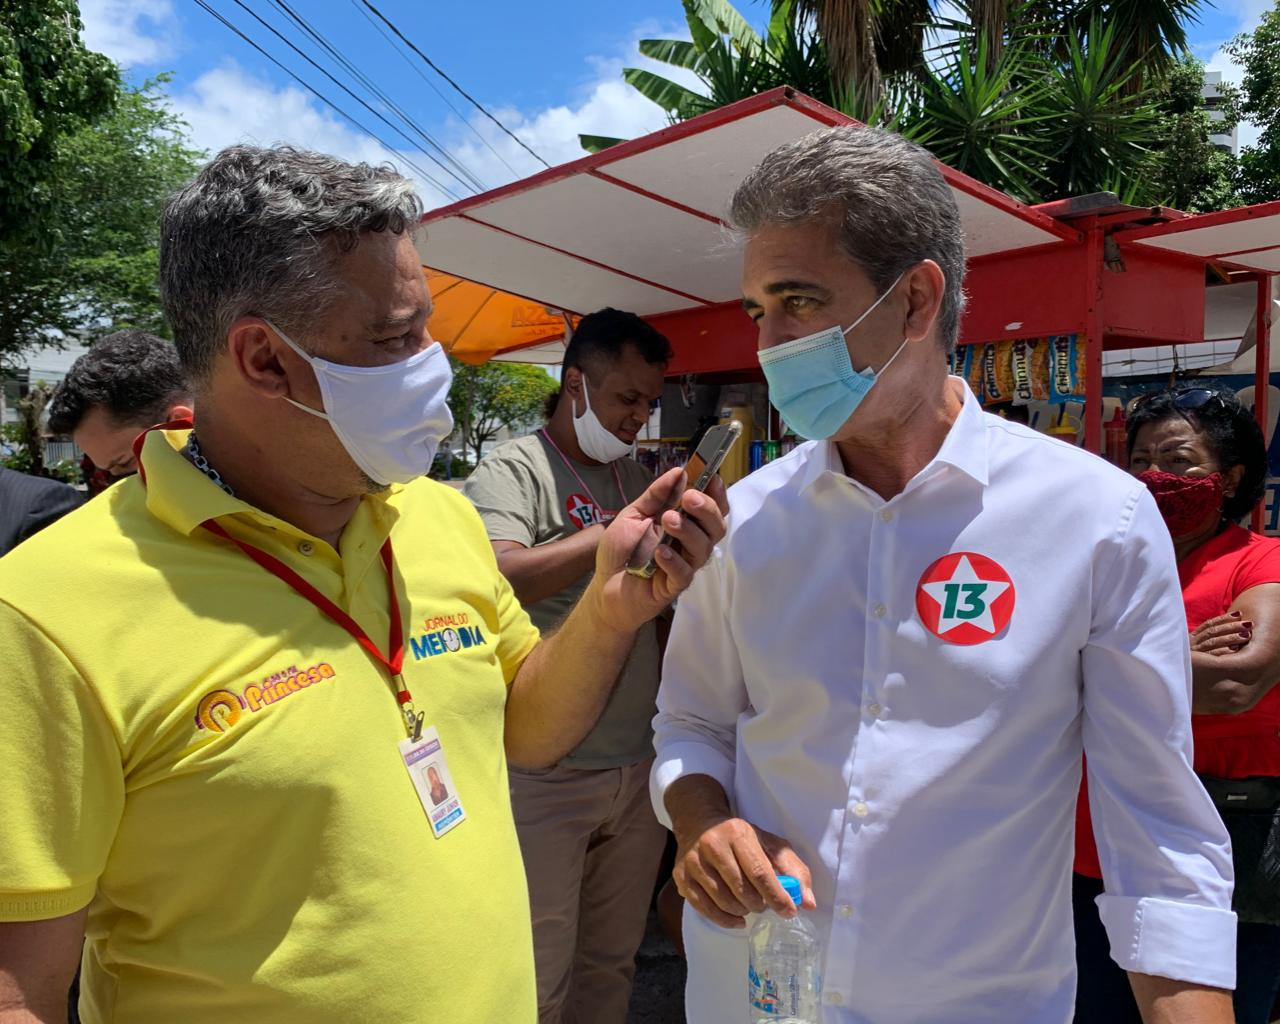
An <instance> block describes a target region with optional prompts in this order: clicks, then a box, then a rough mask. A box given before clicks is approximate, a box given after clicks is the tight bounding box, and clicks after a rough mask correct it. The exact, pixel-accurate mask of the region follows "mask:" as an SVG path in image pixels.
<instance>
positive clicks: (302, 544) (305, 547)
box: [298, 540, 316, 555]
mask: <svg viewBox="0 0 1280 1024" xmlns="http://www.w3.org/2000/svg"><path fill="white" fill-rule="evenodd" d="M315 549H316V546H315V545H314V544H312V543H311V541H309V540H304V541H299V542H298V553H299V554H301V555H310V554H311V553H312V552H313V551H315Z"/></svg>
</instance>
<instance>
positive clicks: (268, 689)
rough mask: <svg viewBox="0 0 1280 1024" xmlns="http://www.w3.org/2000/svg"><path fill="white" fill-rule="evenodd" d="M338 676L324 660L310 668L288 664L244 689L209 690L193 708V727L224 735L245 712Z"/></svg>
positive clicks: (250, 712)
mask: <svg viewBox="0 0 1280 1024" xmlns="http://www.w3.org/2000/svg"><path fill="white" fill-rule="evenodd" d="M337 674H338V673H337V672H336V671H335V670H334V668H333V666H332V665H330V664H329V663H328V662H327V661H325V662H321V663H320V664H318V665H312V666H311V667H310V668H306V669H300V668H298V666H297V665H290V666H289V667H288V668H287V669H284V670H283V671H280V672H273V673H271V675H269V676H266V677H265V678H264V679H263V680H262V682H261V683H253V684H251V685H249V686H246V687H245V688H244V690H243V691H240V692H237V691H235V690H212V691H210V692H209V693H206V694H205V695H204V696H203V697H201V698H200V703H199V704H198V705H196V728H198V729H205V730H208V731H209V732H212V733H219V732H226V731H227V730H228V729H230V728H231V727H232V726H233V725H235V724H236V723H237V722H238V721H240V719H241V718H242V717H243V716H244V714H245V713H246V712H248V713H249V714H251V715H252V714H255V713H257V712H259V711H261V710H262V709H263V708H265V707H270V706H271V705H272V704H275V703H277V702H278V701H282V700H284V699H285V698H286V697H290V696H292V695H293V694H295V693H299V692H301V691H302V690H305V689H308V688H310V687H312V686H316V685H317V684H319V683H323V682H327V681H328V680H330V679H332V678H333V677H334V676H336V675H337Z"/></svg>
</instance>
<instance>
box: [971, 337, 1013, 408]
mask: <svg viewBox="0 0 1280 1024" xmlns="http://www.w3.org/2000/svg"><path fill="white" fill-rule="evenodd" d="M1012 346H1013V343H1012V342H1008V341H992V342H988V343H987V344H985V345H983V346H982V393H981V395H980V396H979V397H980V398H981V399H982V403H983V404H984V405H997V404H999V403H1001V402H1007V401H1009V399H1011V398H1012V397H1013V364H1012V358H1011V357H1012Z"/></svg>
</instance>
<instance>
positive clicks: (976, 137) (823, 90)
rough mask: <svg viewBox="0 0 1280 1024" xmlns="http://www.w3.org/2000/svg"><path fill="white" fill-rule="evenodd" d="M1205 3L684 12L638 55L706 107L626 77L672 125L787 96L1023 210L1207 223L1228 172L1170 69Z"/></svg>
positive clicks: (687, 3)
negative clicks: (898, 142) (1198, 215)
mask: <svg viewBox="0 0 1280 1024" xmlns="http://www.w3.org/2000/svg"><path fill="white" fill-rule="evenodd" d="M1202 2H1203V0H1105V4H1104V2H1103V0H958V3H957V4H956V5H955V6H956V7H957V8H958V12H957V14H958V16H955V17H952V16H947V15H944V14H942V13H940V12H938V11H936V10H933V9H931V8H930V5H929V4H928V2H927V0H926V2H922V0H843V2H836V0H776V2H774V3H773V5H772V18H771V20H770V22H769V25H768V29H767V30H766V32H765V33H763V34H760V33H757V32H756V31H755V30H754V29H752V28H751V27H750V25H748V23H747V22H746V21H745V19H743V17H742V15H741V14H740V13H739V12H738V11H737V10H736V9H734V8H733V7H732V6H731V5H730V4H729V3H728V2H727V0H683V4H684V8H685V15H686V18H687V20H688V21H689V26H690V34H691V36H692V39H691V40H684V41H681V40H645V41H644V42H643V43H642V44H641V52H642V53H644V54H645V55H646V56H648V57H651V58H653V59H656V60H660V61H665V62H666V63H669V64H672V65H674V66H677V67H681V68H685V69H687V70H691V71H693V72H694V73H695V75H697V77H698V78H699V80H700V81H701V83H702V86H703V90H702V92H701V93H699V92H697V91H695V90H692V89H689V88H686V87H685V86H683V85H680V84H678V83H676V82H672V81H671V80H669V79H666V78H663V77H662V76H661V75H657V74H655V73H653V72H649V71H641V70H638V69H634V68H633V69H629V70H627V71H626V72H625V73H624V75H625V78H626V81H628V82H630V83H631V84H632V85H634V86H635V87H636V88H638V89H639V90H640V91H641V92H642V93H644V95H645V96H647V97H649V98H650V99H652V100H654V102H656V103H658V104H659V105H660V106H662V107H663V109H665V110H666V111H667V112H668V115H669V116H670V117H671V119H672V120H673V121H678V120H682V119H684V118H687V117H691V116H694V115H695V114H698V113H702V112H704V111H705V110H708V109H712V108H714V107H717V106H720V105H722V104H723V103H728V102H732V101H733V100H736V99H741V98H743V97H744V96H747V95H752V94H753V92H758V91H760V90H761V89H765V88H771V87H774V86H777V85H782V84H787V85H792V86H795V87H796V88H798V89H800V90H801V91H802V92H807V93H808V94H809V95H811V96H813V97H814V98H815V99H818V100H821V101H822V102H825V103H828V104H830V105H831V106H834V107H836V108H837V109H840V110H842V111H844V112H845V113H846V114H849V115H851V116H853V117H855V118H857V119H858V120H861V121H863V122H865V123H868V124H876V125H880V126H883V127H889V128H892V129H894V130H896V131H898V132H901V133H902V134H903V135H905V136H907V137H908V138H911V139H913V140H915V141H917V142H919V143H920V144H921V145H924V146H926V147H927V148H928V149H929V150H930V151H931V152H933V153H934V155H936V156H937V157H938V158H939V159H940V160H942V161H944V162H946V163H948V164H950V165H951V166H953V167H955V168H957V169H958V170H962V171H964V172H965V173H967V174H969V175H971V176H972V177H974V178H977V179H978V180H979V181H982V182H984V183H985V184H988V185H991V186H992V187H994V188H997V189H1000V190H1001V191H1003V192H1007V193H1009V194H1011V195H1013V196H1015V197H1017V198H1019V199H1021V200H1023V201H1025V202H1031V203H1035V202H1043V201H1047V200H1052V199H1060V198H1063V197H1066V196H1070V195H1080V194H1083V193H1088V192H1100V191H1112V192H1116V193H1118V194H1119V195H1120V196H1121V198H1123V199H1125V200H1128V201H1130V202H1134V203H1140V204H1144V205H1146V204H1156V203H1167V204H1173V203H1174V202H1183V203H1185V204H1187V205H1189V206H1191V207H1192V208H1197V209H1199V208H1207V207H1209V206H1212V205H1213V204H1215V203H1229V202H1230V201H1231V199H1232V198H1233V195H1232V190H1231V188H1230V185H1229V180H1228V179H1229V178H1230V175H1231V171H1232V164H1231V158H1230V157H1223V156H1222V155H1221V154H1219V153H1218V152H1217V151H1216V150H1215V149H1214V147H1213V146H1212V145H1211V144H1209V142H1208V134H1207V131H1205V130H1204V128H1205V125H1206V124H1207V118H1206V116H1205V115H1204V114H1203V112H1202V111H1200V110H1199V92H1200V85H1199V82H1198V81H1196V82H1195V83H1191V82H1190V79H1189V75H1190V74H1192V72H1191V70H1190V67H1189V66H1188V65H1183V64H1180V63H1179V62H1178V60H1176V59H1175V58H1176V57H1178V55H1179V54H1181V52H1182V50H1183V48H1184V47H1185V44H1186V24H1187V23H1188V22H1189V21H1191V20H1193V19H1194V18H1195V16H1196V12H1197V11H1198V9H1199V7H1200V4H1201V3H1202ZM1113 8H1114V10H1113ZM850 34H852V35H853V36H854V38H853V40H852V42H851V41H850V39H849V36H850ZM931 36H936V37H940V38H941V40H942V41H941V42H938V43H936V44H935V45H934V46H933V47H932V48H931V49H929V50H927V51H926V50H925V49H924V47H923V40H925V39H927V38H930V37H931ZM837 43H838V44H839V47H837V45H836V44H837ZM837 49H838V51H839V52H837ZM782 54H786V55H788V60H787V61H786V62H785V63H784V62H783V61H782V60H781V59H780V57H779V55H782ZM872 64H874V67H871V66H870V65H872ZM1260 81H1261V79H1260ZM1273 81H1274V79H1273ZM1192 85H1194V92H1195V99H1194V104H1193V109H1192V110H1184V109H1183V107H1184V106H1185V100H1186V96H1187V89H1188V88H1190V87H1191V86H1192ZM1269 95H1270V94H1266V93H1265V90H1264V91H1263V92H1260V104H1261V103H1263V102H1266V99H1267V98H1268V97H1269ZM616 141H617V140H615V139H609V138H602V137H584V138H583V144H584V146H585V147H586V148H588V149H591V150H598V149H599V148H601V147H602V146H604V145H608V144H612V143H613V142H616Z"/></svg>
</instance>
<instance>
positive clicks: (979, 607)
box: [916, 551, 1016, 645]
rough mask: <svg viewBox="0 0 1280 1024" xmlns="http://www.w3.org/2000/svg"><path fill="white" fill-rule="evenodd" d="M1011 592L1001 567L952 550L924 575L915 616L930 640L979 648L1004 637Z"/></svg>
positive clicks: (1012, 598)
mask: <svg viewBox="0 0 1280 1024" xmlns="http://www.w3.org/2000/svg"><path fill="white" fill-rule="evenodd" d="M1015 599H1016V592H1015V590H1014V586H1013V580H1012V579H1010V577H1009V574H1008V573H1007V572H1005V571H1004V568H1003V567H1002V566H1001V565H1000V564H999V563H998V562H996V561H994V560H992V559H990V558H988V557H987V556H986V555H979V554H977V553H976V552H973V551H956V552H953V553H952V554H949V555H944V556H943V557H942V558H939V559H938V560H937V561H936V562H934V563H933V565H931V566H929V568H928V569H926V570H925V571H924V575H923V576H921V577H920V584H919V586H918V587H917V588H916V611H917V612H919V614H920V621H921V622H923V623H924V625H925V628H926V629H928V630H929V632H931V633H932V634H933V635H934V636H936V637H938V638H940V639H942V640H945V641H946V642H947V643H949V644H963V645H970V644H981V643H985V642H986V641H988V640H992V639H994V638H995V637H997V636H999V635H1000V634H1001V633H1003V632H1004V630H1005V628H1006V627H1007V626H1008V625H1009V621H1010V620H1011V619H1012V618H1013V606H1014V602H1015Z"/></svg>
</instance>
